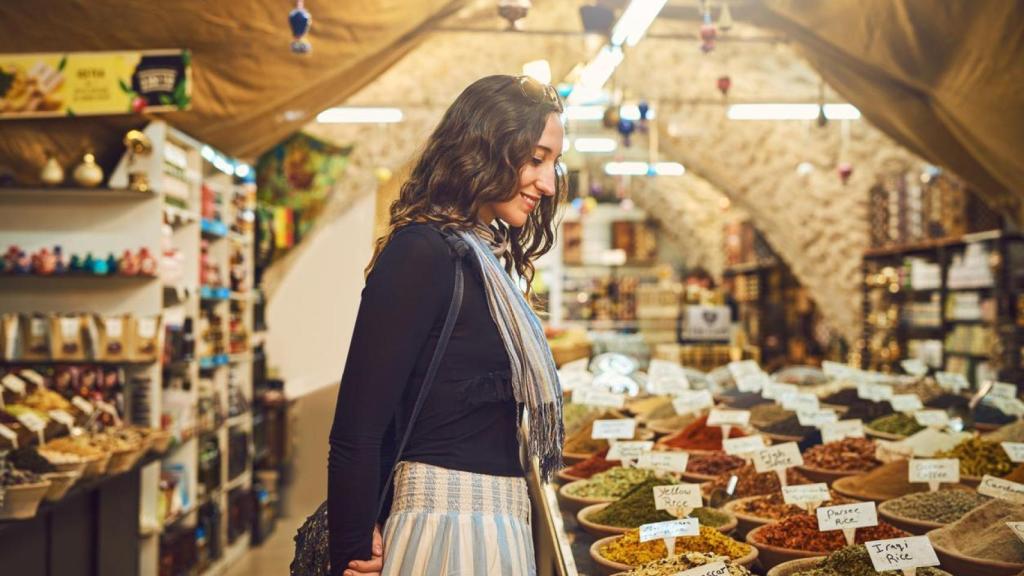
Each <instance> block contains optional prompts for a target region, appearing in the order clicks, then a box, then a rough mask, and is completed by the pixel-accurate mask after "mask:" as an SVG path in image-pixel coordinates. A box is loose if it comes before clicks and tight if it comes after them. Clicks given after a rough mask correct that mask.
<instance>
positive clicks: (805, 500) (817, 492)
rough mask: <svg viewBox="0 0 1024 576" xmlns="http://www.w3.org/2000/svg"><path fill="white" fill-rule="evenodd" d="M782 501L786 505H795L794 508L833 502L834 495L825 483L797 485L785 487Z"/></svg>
mask: <svg viewBox="0 0 1024 576" xmlns="http://www.w3.org/2000/svg"><path fill="white" fill-rule="evenodd" d="M782 499H783V500H784V501H785V502H786V504H793V505H794V506H804V505H807V504H815V505H816V504H821V503H822V502H829V501H831V500H832V493H831V492H829V490H828V484H825V483H824V482H819V483H817V484H797V485H796V486H783V487H782Z"/></svg>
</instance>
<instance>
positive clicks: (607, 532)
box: [576, 502, 738, 538]
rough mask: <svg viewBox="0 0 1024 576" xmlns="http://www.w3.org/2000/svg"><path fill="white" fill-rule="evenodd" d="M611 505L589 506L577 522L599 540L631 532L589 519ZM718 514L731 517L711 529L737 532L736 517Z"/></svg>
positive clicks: (582, 511)
mask: <svg viewBox="0 0 1024 576" xmlns="http://www.w3.org/2000/svg"><path fill="white" fill-rule="evenodd" d="M609 504H610V503H609V502H606V503H603V504H592V505H590V506H587V507H586V508H583V509H581V510H580V511H579V512H577V513H576V521H577V522H578V523H579V525H580V527H581V528H583V530H584V532H587V533H589V534H593V535H594V536H597V537H599V538H603V537H605V536H614V535H617V534H625V533H626V532H629V530H631V528H622V527H620V526H610V525H608V524H599V523H597V522H593V521H591V520H589V519H588V518H589V517H590V516H591V515H593V514H596V513H598V512H600V511H601V510H604V509H605V508H607V507H608V505H609ZM717 512H719V513H721V514H726V515H727V516H729V520H728V521H727V522H726V523H725V524H722V525H721V526H711V527H712V528H714V529H715V530H718V531H719V532H721V533H722V534H731V533H732V531H733V530H735V529H736V526H737V525H738V520H737V519H736V516H735V515H733V514H732V513H730V512H726V511H724V510H718V511H717ZM709 526H710V525H709ZM635 528H638V526H633V527H632V529H635Z"/></svg>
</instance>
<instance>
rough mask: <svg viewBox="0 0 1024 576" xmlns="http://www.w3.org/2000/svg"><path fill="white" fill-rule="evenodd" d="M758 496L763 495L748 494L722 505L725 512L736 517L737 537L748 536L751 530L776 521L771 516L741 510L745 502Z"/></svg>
mask: <svg viewBox="0 0 1024 576" xmlns="http://www.w3.org/2000/svg"><path fill="white" fill-rule="evenodd" d="M758 498H761V496H746V497H744V498H737V499H736V500H731V501H729V502H727V503H726V504H725V506H723V507H722V511H723V512H728V513H729V514H732V516H733V517H734V518H736V523H737V524H736V537H737V538H746V537H747V534H749V533H750V531H751V530H753V529H755V528H759V527H761V526H764V525H765V524H770V523H771V522H774V520H772V519H771V518H763V517H761V516H753V515H751V514H745V513H743V512H740V511H739V508H740V507H741V506H743V504H744V503H746V502H750V501H751V500H756V499H758Z"/></svg>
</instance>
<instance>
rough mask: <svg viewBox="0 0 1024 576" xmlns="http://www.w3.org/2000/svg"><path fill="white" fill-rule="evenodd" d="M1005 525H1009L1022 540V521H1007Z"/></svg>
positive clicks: (1023, 534)
mask: <svg viewBox="0 0 1024 576" xmlns="http://www.w3.org/2000/svg"><path fill="white" fill-rule="evenodd" d="M1006 525H1007V526H1009V527H1010V530H1013V533H1014V534H1015V535H1016V536H1017V538H1020V541H1021V542H1024V522H1007V523H1006Z"/></svg>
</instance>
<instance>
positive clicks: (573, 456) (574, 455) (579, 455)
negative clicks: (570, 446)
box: [562, 452, 597, 465]
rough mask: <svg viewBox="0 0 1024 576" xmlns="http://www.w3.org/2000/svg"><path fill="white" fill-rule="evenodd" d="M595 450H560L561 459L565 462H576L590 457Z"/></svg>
mask: <svg viewBox="0 0 1024 576" xmlns="http://www.w3.org/2000/svg"><path fill="white" fill-rule="evenodd" d="M594 454H597V452H562V461H563V462H565V463H566V464H569V465H572V464H578V463H580V462H583V461H584V460H586V459H588V458H590V457H591V456H593V455H594Z"/></svg>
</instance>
